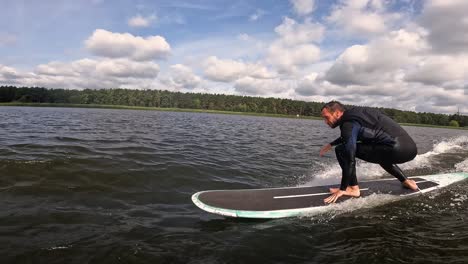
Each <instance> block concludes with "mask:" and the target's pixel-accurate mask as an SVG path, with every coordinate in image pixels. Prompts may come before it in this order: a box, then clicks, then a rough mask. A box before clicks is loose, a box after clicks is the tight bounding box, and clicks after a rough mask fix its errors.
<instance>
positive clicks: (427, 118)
mask: <svg viewBox="0 0 468 264" xmlns="http://www.w3.org/2000/svg"><path fill="white" fill-rule="evenodd" d="M0 102H24V103H65V104H67V103H72V104H103V105H126V106H145V107H161V108H186V109H202V110H203V109H204V110H222V111H236V112H256V113H267V114H283V115H294V116H296V115H300V116H316V117H319V116H320V110H321V108H322V105H323V103H322V102H304V101H296V100H291V99H280V98H271V97H270V98H261V97H249V96H237V95H226V94H203V93H181V92H170V91H162V90H134V89H120V88H119V89H102V90H91V89H85V90H82V91H79V90H66V89H46V88H39V87H15V86H0ZM379 109H380V110H381V111H383V112H384V113H386V114H387V115H388V116H390V117H391V118H393V119H394V120H396V121H397V122H401V123H417V124H427V125H443V126H447V125H451V126H457V125H458V126H468V116H464V115H460V114H459V113H457V114H453V115H444V114H434V113H416V112H410V111H402V110H398V109H390V108H379Z"/></svg>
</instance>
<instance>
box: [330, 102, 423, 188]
mask: <svg viewBox="0 0 468 264" xmlns="http://www.w3.org/2000/svg"><path fill="white" fill-rule="evenodd" d="M337 126H339V127H340V129H341V136H340V137H339V138H337V139H336V140H334V141H333V142H331V143H330V144H331V145H332V146H336V148H335V152H336V157H337V159H338V162H339V163H340V166H341V169H342V171H343V175H342V178H341V185H340V190H343V191H344V190H346V187H348V186H354V185H357V179H356V160H355V158H356V157H357V158H360V159H362V160H365V161H367V162H371V163H377V164H380V165H381V166H382V168H384V169H385V171H387V172H388V173H390V174H391V175H393V176H395V177H396V178H398V180H400V181H401V182H403V181H405V180H406V176H405V175H404V174H403V172H402V171H401V169H400V168H399V167H398V166H397V165H396V164H398V163H404V162H407V161H410V160H412V159H414V157H416V154H417V152H418V150H417V147H416V144H415V143H414V141H413V139H412V138H411V137H410V136H409V135H408V133H406V131H405V130H404V129H403V128H402V127H401V126H400V125H399V124H397V123H396V122H395V121H393V120H392V119H391V118H390V117H388V116H386V115H384V114H383V113H381V112H380V111H378V110H376V109H372V108H366V107H353V108H349V109H346V110H345V112H344V113H343V115H342V116H341V118H340V119H339V120H338V121H337V122H336V123H335V124H334V126H333V128H335V127H337Z"/></svg>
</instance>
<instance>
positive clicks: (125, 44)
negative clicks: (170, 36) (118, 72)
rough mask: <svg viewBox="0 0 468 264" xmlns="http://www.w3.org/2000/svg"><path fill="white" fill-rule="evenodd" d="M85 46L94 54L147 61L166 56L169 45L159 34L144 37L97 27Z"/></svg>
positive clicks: (169, 49) (169, 48) (168, 51)
mask: <svg viewBox="0 0 468 264" xmlns="http://www.w3.org/2000/svg"><path fill="white" fill-rule="evenodd" d="M85 46H86V48H87V49H88V50H89V51H90V52H91V53H93V54H94V55H97V56H101V57H107V58H128V59H132V60H136V61H148V60H154V59H162V58H166V57H167V56H168V55H169V53H170V51H171V47H170V45H169V43H167V42H166V40H165V39H164V38H163V37H161V36H149V37H146V38H142V37H138V36H133V35H132V34H129V33H123V34H121V33H113V32H109V31H106V30H103V29H97V30H95V31H94V33H93V35H91V37H89V38H88V39H87V40H86V41H85Z"/></svg>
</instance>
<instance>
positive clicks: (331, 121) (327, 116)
mask: <svg viewBox="0 0 468 264" xmlns="http://www.w3.org/2000/svg"><path fill="white" fill-rule="evenodd" d="M344 111H345V107H344V105H343V104H342V103H340V102H338V101H331V102H328V103H326V104H325V105H324V106H323V107H322V110H321V114H322V117H323V119H324V120H325V123H326V124H327V125H329V126H330V127H331V128H335V127H336V125H337V122H338V120H340V118H341V116H342V115H343V113H344Z"/></svg>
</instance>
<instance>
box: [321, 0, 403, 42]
mask: <svg viewBox="0 0 468 264" xmlns="http://www.w3.org/2000/svg"><path fill="white" fill-rule="evenodd" d="M400 17H401V16H400V15H399V14H398V13H389V12H387V11H386V9H385V3H384V2H383V0H342V1H341V3H339V4H337V5H335V6H334V7H333V10H332V12H331V14H330V15H329V16H328V17H327V21H328V22H330V23H332V24H335V25H337V26H338V27H339V28H342V29H344V32H345V33H347V34H350V35H353V36H354V37H363V36H371V35H374V34H379V33H384V32H385V31H386V30H387V29H388V26H389V24H392V23H394V22H395V21H396V20H398V19H399V18H400Z"/></svg>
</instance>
